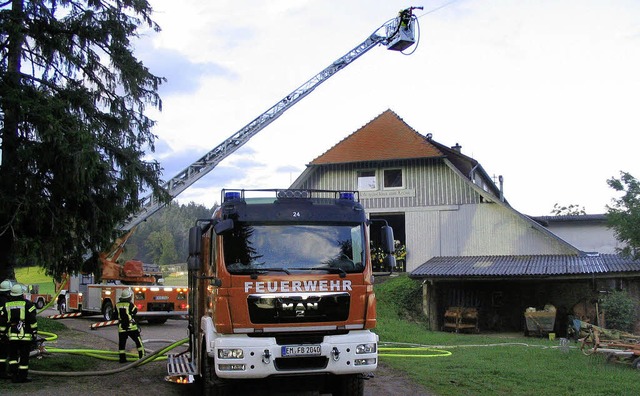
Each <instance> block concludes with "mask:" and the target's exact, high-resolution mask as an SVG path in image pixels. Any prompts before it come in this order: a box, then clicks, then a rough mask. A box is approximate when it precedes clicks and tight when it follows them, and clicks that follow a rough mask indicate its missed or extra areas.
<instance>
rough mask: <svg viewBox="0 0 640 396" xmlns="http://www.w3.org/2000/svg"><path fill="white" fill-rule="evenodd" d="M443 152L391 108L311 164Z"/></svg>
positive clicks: (411, 156)
mask: <svg viewBox="0 0 640 396" xmlns="http://www.w3.org/2000/svg"><path fill="white" fill-rule="evenodd" d="M444 155H445V153H444V152H443V151H442V150H440V149H439V148H438V147H436V145H434V144H432V143H431V142H430V141H429V140H427V139H426V138H425V137H424V136H422V135H420V134H419V133H418V132H416V131H415V130H414V129H413V128H411V127H410V126H409V125H407V124H406V123H405V122H404V121H403V120H402V118H400V117H398V115H397V114H396V113H394V112H393V111H391V110H386V111H385V112H383V113H382V114H380V115H379V116H378V117H376V118H374V119H373V120H371V121H370V122H369V123H368V124H366V125H365V126H363V127H362V128H360V129H358V130H357V131H355V132H354V133H352V134H351V135H349V136H347V137H346V138H345V139H343V140H342V141H341V142H339V143H337V144H336V145H335V146H333V147H332V148H330V149H329V150H328V151H326V152H325V153H324V154H322V155H320V156H319V157H318V158H316V159H314V160H313V161H311V165H325V164H344V163H350V162H363V161H385V160H395V159H409V158H440V157H443V156H444Z"/></svg>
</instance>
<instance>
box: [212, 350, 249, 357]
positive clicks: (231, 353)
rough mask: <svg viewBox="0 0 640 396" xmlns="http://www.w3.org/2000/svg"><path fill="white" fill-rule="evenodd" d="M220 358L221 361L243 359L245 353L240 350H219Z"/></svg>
mask: <svg viewBox="0 0 640 396" xmlns="http://www.w3.org/2000/svg"><path fill="white" fill-rule="evenodd" d="M218 357H219V358H220V359H242V358H244V352H243V351H242V349H239V348H230V349H218Z"/></svg>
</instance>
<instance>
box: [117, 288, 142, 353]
mask: <svg viewBox="0 0 640 396" xmlns="http://www.w3.org/2000/svg"><path fill="white" fill-rule="evenodd" d="M137 313H138V308H137V307H136V306H135V304H133V303H132V302H131V290H130V289H125V290H124V291H123V292H122V294H121V295H120V301H118V303H117V304H116V309H115V311H114V319H118V320H119V322H120V323H118V352H119V353H120V363H126V362H127V350H126V346H127V339H128V338H131V339H132V340H133V342H135V344H136V348H137V349H138V358H140V359H142V357H143V356H144V346H142V339H141V338H140V329H139V328H138V324H137V323H136V320H135V315H136V314H137Z"/></svg>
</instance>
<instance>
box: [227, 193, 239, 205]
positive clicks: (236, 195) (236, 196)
mask: <svg viewBox="0 0 640 396" xmlns="http://www.w3.org/2000/svg"><path fill="white" fill-rule="evenodd" d="M235 199H240V191H225V192H224V202H227V201H231V200H235Z"/></svg>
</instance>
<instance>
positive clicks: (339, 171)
mask: <svg viewBox="0 0 640 396" xmlns="http://www.w3.org/2000/svg"><path fill="white" fill-rule="evenodd" d="M389 168H402V170H403V173H404V183H405V186H404V187H405V188H404V190H409V191H412V192H415V195H414V196H409V197H407V196H403V197H393V196H392V197H381V198H362V197H361V202H362V204H363V205H364V207H365V208H366V209H367V210H375V209H390V208H393V209H399V208H413V207H420V206H437V205H451V204H458V205H461V204H472V203H480V202H481V197H480V195H479V194H478V193H477V192H475V191H474V190H473V188H472V187H471V186H470V185H469V184H468V183H466V182H465V181H464V180H462V179H461V178H460V177H459V176H458V175H457V174H456V173H455V172H453V171H452V170H451V169H450V168H449V167H448V166H447V165H445V164H444V163H443V162H442V160H439V159H414V160H403V161H386V162H384V163H380V162H360V163H357V164H336V165H324V166H322V167H318V168H316V169H315V171H314V172H312V173H311V175H310V176H309V178H308V179H307V180H305V181H303V183H302V185H301V187H300V188H315V189H329V190H333V189H337V190H340V189H349V190H355V189H357V185H358V184H357V183H358V181H357V171H358V170H365V169H376V170H378V174H380V173H381V172H380V171H381V170H383V169H389ZM381 183H382V181H381V180H378V185H379V186H380V185H381Z"/></svg>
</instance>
